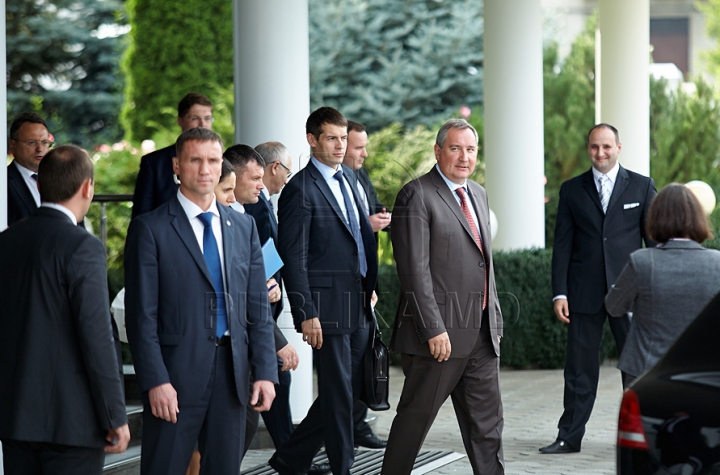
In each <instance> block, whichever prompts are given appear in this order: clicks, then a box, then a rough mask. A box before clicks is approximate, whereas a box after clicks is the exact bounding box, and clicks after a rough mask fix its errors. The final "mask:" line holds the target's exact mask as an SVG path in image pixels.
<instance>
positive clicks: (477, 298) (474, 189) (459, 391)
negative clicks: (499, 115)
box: [382, 119, 505, 475]
mask: <svg viewBox="0 0 720 475" xmlns="http://www.w3.org/2000/svg"><path fill="white" fill-rule="evenodd" d="M477 146H478V137H477V132H476V131H475V129H474V128H473V127H472V126H471V125H470V124H469V123H467V122H466V121H465V120H463V119H452V120H449V121H448V122H446V123H445V125H443V127H442V128H440V131H439V132H438V135H437V140H436V143H435V158H436V159H437V165H436V166H435V167H434V168H433V169H432V170H430V172H428V173H427V174H425V175H423V176H421V177H420V178H418V179H416V180H413V181H411V182H410V183H408V184H407V185H405V186H404V187H403V189H402V190H400V193H398V196H397V199H396V200H395V206H394V208H393V217H392V228H393V229H392V234H391V237H392V242H393V251H394V255H395V261H396V263H397V270H398V277H399V278H400V290H401V294H400V303H399V305H398V311H397V315H396V317H395V331H394V332H393V337H392V342H391V345H392V347H393V349H394V350H395V351H398V352H400V353H402V366H403V372H404V373H405V383H404V385H403V390H402V394H401V396H400V402H399V403H398V407H397V415H396V416H395V419H394V420H393V424H392V427H391V429H390V436H389V437H388V445H387V450H386V451H385V460H384V461H383V468H382V473H383V474H386V475H409V474H410V472H411V471H412V467H413V463H414V461H415V457H416V456H417V453H418V452H419V451H420V447H421V446H422V443H423V441H424V440H425V436H426V435H427V433H428V430H430V426H431V425H432V422H433V420H434V419H435V416H436V415H437V412H438V410H439V409H440V406H442V404H443V403H444V402H445V400H446V399H447V398H448V396H450V397H452V401H453V406H454V408H455V413H456V414H457V420H458V424H459V426H460V433H461V435H462V439H463V443H464V445H465V450H466V452H467V455H468V459H469V460H470V464H471V465H472V468H473V473H474V474H480V473H482V474H484V475H485V474H502V473H504V464H505V462H504V459H503V450H502V430H503V407H502V401H501V398H500V384H499V379H498V376H499V375H498V373H499V363H500V358H499V356H500V339H501V338H502V314H501V312H500V304H499V303H498V298H497V291H496V289H495V275H494V270H493V261H492V250H491V246H490V239H491V238H490V236H491V234H490V209H489V207H488V199H487V194H486V192H485V189H484V188H483V187H482V186H480V185H478V184H477V183H475V182H474V181H471V180H469V177H470V175H471V174H472V172H473V170H474V169H475V163H476V161H477Z"/></svg>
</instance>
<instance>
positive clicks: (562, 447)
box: [540, 439, 580, 454]
mask: <svg viewBox="0 0 720 475" xmlns="http://www.w3.org/2000/svg"><path fill="white" fill-rule="evenodd" d="M576 452H580V451H579V450H575V449H573V448H572V447H570V445H568V443H567V442H565V441H564V440H562V439H558V440H556V441H555V442H553V443H552V444H550V445H548V446H547V447H540V453H542V454H572V453H576Z"/></svg>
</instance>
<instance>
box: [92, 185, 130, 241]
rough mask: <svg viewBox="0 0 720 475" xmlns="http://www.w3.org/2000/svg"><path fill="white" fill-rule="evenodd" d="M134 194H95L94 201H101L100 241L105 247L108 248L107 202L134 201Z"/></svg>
mask: <svg viewBox="0 0 720 475" xmlns="http://www.w3.org/2000/svg"><path fill="white" fill-rule="evenodd" d="M132 199H133V195H111V194H105V195H95V196H93V203H100V241H102V243H103V247H105V249H107V213H106V212H105V211H106V210H105V208H106V205H107V203H120V202H123V201H132Z"/></svg>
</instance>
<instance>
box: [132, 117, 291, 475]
mask: <svg viewBox="0 0 720 475" xmlns="http://www.w3.org/2000/svg"><path fill="white" fill-rule="evenodd" d="M177 152H178V156H177V157H176V158H174V159H173V169H174V172H175V173H176V174H177V175H178V176H179V177H180V182H181V184H180V188H179V190H178V192H177V194H176V196H175V197H174V198H173V199H171V200H170V201H169V202H167V203H166V204H164V205H162V206H160V207H159V208H157V209H156V210H154V211H152V212H150V213H147V214H144V215H141V216H139V217H138V218H137V219H134V220H133V221H132V222H131V224H130V228H129V230H128V237H127V244H126V247H125V315H126V324H127V333H128V340H129V343H130V350H131V352H132V356H133V362H134V364H135V371H136V374H137V379H138V385H139V386H140V390H141V391H142V399H143V405H144V406H145V410H144V413H143V441H142V442H143V446H142V453H143V457H142V463H141V473H142V474H143V475H149V474H168V475H170V474H178V473H185V470H186V468H187V467H188V463H189V462H190V457H191V454H192V451H193V446H194V445H195V442H196V441H197V442H198V445H199V449H200V455H201V469H200V473H201V474H228V475H229V474H233V475H237V473H238V471H239V469H240V461H241V458H242V455H241V449H242V447H243V443H244V441H243V439H244V434H245V410H246V407H247V405H248V403H249V404H250V405H252V406H255V409H256V410H258V411H266V410H268V409H269V408H270V405H271V403H272V400H273V398H274V397H275V389H274V383H275V382H277V366H276V364H275V361H276V360H275V351H274V349H273V348H274V347H273V337H272V320H271V317H270V308H269V307H270V306H269V302H268V297H267V289H266V287H265V271H264V265H263V259H262V251H261V250H260V241H259V239H258V236H257V231H256V229H255V225H254V224H253V222H252V219H251V218H250V217H249V216H244V215H242V214H239V213H236V212H234V211H232V210H230V209H229V208H227V207H225V206H222V205H218V204H217V203H216V201H215V194H214V189H215V186H216V185H217V184H218V181H219V179H220V170H221V164H222V140H221V139H220V137H219V136H218V135H217V134H215V133H214V132H212V131H210V130H207V129H204V128H195V129H190V130H188V131H186V132H184V133H183V134H182V135H181V136H180V137H179V138H178V141H177ZM251 371H252V374H253V375H254V377H255V382H254V384H253V391H252V394H250V392H249V390H248V388H249V378H250V372H251ZM248 400H249V401H248Z"/></svg>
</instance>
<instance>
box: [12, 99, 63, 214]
mask: <svg viewBox="0 0 720 475" xmlns="http://www.w3.org/2000/svg"><path fill="white" fill-rule="evenodd" d="M53 145H54V144H53V142H52V141H51V140H50V134H49V133H48V129H47V125H46V124H45V121H44V120H43V119H42V118H41V117H40V116H39V115H37V114H35V113H34V112H23V113H22V114H18V115H17V116H16V117H15V119H14V120H13V123H12V125H11V126H10V140H9V142H8V148H9V152H10V155H12V156H13V161H12V162H11V163H10V165H8V168H7V179H8V183H7V186H8V188H7V198H8V200H7V207H8V208H7V209H8V226H12V225H13V224H14V223H16V222H18V221H20V220H21V219H23V218H26V217H28V216H30V214H31V213H32V212H33V211H35V210H36V209H37V207H38V206H40V192H39V191H38V187H37V179H38V166H39V165H40V161H41V160H42V158H43V157H44V156H45V154H46V153H47V152H48V150H50V149H51V148H52V146H53Z"/></svg>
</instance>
